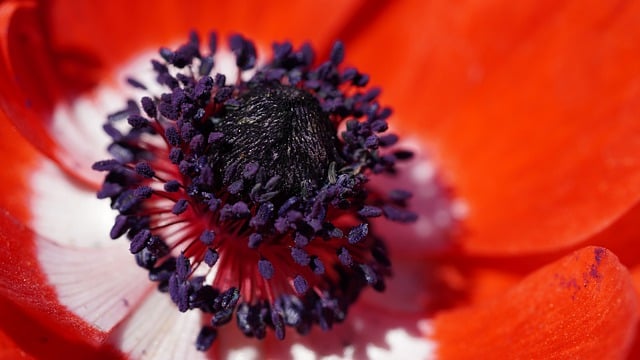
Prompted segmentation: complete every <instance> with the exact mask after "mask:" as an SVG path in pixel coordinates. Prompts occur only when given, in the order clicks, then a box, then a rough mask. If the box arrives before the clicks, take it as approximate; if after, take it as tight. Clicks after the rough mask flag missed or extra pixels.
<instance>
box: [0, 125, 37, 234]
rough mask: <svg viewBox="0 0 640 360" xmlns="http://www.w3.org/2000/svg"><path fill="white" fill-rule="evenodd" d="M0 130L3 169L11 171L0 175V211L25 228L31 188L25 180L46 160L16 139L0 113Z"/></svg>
mask: <svg viewBox="0 0 640 360" xmlns="http://www.w3.org/2000/svg"><path fill="white" fill-rule="evenodd" d="M0 130H1V131H0V157H1V158H2V162H3V166H4V167H5V168H6V169H11V171H0V184H2V187H0V207H1V208H3V209H6V210H8V211H9V212H10V213H11V215H12V216H13V217H15V218H17V219H18V220H20V221H21V222H22V223H25V224H26V223H28V221H29V219H30V218H31V209H30V207H29V198H30V196H31V188H30V184H29V181H28V179H29V176H30V174H31V172H32V171H33V170H34V169H35V168H36V167H37V166H38V165H39V164H41V163H42V162H43V161H46V159H45V158H44V156H43V155H42V154H40V153H38V152H37V151H36V149H35V148H33V146H31V144H29V143H28V142H27V141H26V140H25V139H24V138H23V137H22V136H20V134H19V133H18V132H17V131H16V130H15V128H14V127H13V125H12V124H11V123H10V122H9V120H8V119H7V117H6V116H5V114H3V113H2V112H0Z"/></svg>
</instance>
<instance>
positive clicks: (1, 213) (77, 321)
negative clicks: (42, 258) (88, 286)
mask: <svg viewBox="0 0 640 360" xmlns="http://www.w3.org/2000/svg"><path fill="white" fill-rule="evenodd" d="M0 229H2V231H1V232H0V245H1V247H2V249H3V251H4V254H5V255H4V259H3V261H1V262H0V295H2V296H4V297H6V298H8V299H11V300H12V301H14V302H15V303H16V304H17V305H19V306H20V307H22V308H24V309H25V311H27V312H29V313H30V314H33V315H35V316H38V317H39V318H40V319H42V321H44V322H45V324H46V325H47V326H48V327H50V328H51V329H54V330H57V331H60V333H61V334H65V336H68V337H72V338H73V337H75V338H85V339H87V341H90V342H94V343H99V342H101V341H103V340H104V339H105V338H106V334H105V333H104V332H102V331H100V330H99V329H98V328H96V327H94V326H92V325H90V324H87V323H86V322H85V321H83V320H82V319H81V318H79V317H78V316H76V315H74V314H73V313H72V312H71V311H69V310H68V309H67V308H66V307H65V306H63V305H61V304H60V303H59V302H58V297H57V295H56V291H55V289H54V288H52V287H51V285H49V283H48V281H47V276H46V275H45V274H44V272H43V270H42V269H41V268H40V266H39V265H38V263H37V262H36V259H37V251H38V250H37V246H36V238H37V236H36V235H35V234H34V233H33V232H31V231H30V230H29V229H27V228H26V227H25V226H24V225H22V224H21V223H20V222H18V221H16V220H15V219H14V218H12V217H11V216H10V215H9V214H8V213H6V211H5V210H4V209H0Z"/></svg>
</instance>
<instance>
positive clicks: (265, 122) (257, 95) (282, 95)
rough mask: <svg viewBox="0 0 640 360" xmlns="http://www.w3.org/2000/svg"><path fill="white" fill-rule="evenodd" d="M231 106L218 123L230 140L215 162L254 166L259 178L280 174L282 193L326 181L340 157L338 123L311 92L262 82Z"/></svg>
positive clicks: (239, 172)
mask: <svg viewBox="0 0 640 360" xmlns="http://www.w3.org/2000/svg"><path fill="white" fill-rule="evenodd" d="M238 102H239V104H238V106H234V107H231V108H229V109H228V110H227V112H226V114H225V115H224V116H223V118H222V119H221V121H220V122H219V123H218V124H217V125H216V128H217V129H218V130H219V131H220V132H222V133H224V134H227V135H228V138H229V139H228V141H227V145H228V146H226V147H225V148H224V149H222V150H221V151H216V152H215V153H214V154H212V156H211V158H212V160H211V161H212V162H213V168H216V169H220V170H221V169H234V170H235V172H234V173H230V174H227V175H228V176H229V177H230V178H231V179H233V180H235V181H238V180H240V179H242V178H246V177H247V175H246V174H244V175H243V172H244V171H243V169H250V172H252V171H255V172H256V174H255V175H253V174H252V175H251V176H254V177H255V181H256V183H257V184H266V182H267V181H268V180H269V179H271V178H278V179H279V181H278V187H277V191H279V193H280V197H281V198H283V197H284V198H288V197H290V196H293V195H296V194H298V195H300V194H305V195H309V194H311V193H312V192H313V191H314V190H317V189H318V188H320V187H322V186H323V185H324V184H325V183H326V181H327V176H328V175H327V170H328V168H329V165H330V164H331V163H334V166H335V164H336V163H340V164H342V163H344V161H342V160H341V159H340V154H339V152H338V151H339V150H338V146H339V143H338V139H337V137H336V129H335V128H334V126H333V125H332V124H331V122H330V121H329V118H328V116H327V114H325V113H324V112H323V111H322V108H321V107H320V103H319V102H318V100H317V99H316V98H315V97H313V96H312V95H311V94H309V93H307V92H305V91H304V90H300V89H297V88H295V87H291V86H282V85H278V84H274V85H271V84H269V85H258V86H256V87H255V88H252V89H251V90H249V92H248V93H247V94H245V95H243V96H242V97H240V98H239V99H238Z"/></svg>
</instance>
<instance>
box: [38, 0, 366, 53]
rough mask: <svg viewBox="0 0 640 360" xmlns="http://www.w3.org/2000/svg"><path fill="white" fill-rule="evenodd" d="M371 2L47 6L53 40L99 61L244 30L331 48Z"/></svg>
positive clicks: (266, 41) (261, 38)
mask: <svg viewBox="0 0 640 360" xmlns="http://www.w3.org/2000/svg"><path fill="white" fill-rule="evenodd" d="M364 5H366V2H364V1H362V0H348V1H340V2H336V3H335V4H332V5H331V6H327V4H325V3H322V2H314V1H305V2H291V1H287V0H276V1H269V2H265V1H260V0H255V1H243V2H233V1H224V2H220V1H217V2H211V1H190V2H188V3H185V2H184V1H163V2H154V3H153V4H150V3H145V2H135V3H132V2H130V1H126V0H115V1H100V2H83V3H81V4H79V3H77V2H76V1H73V0H66V1H51V2H49V4H48V7H47V9H46V10H45V14H46V15H45V16H46V17H47V26H48V29H49V31H50V33H49V36H50V39H51V42H52V43H53V44H54V46H55V47H57V48H62V49H65V48H66V49H83V50H84V51H88V52H89V53H91V54H94V55H95V56H96V58H97V59H99V61H100V63H106V64H110V65H114V64H116V65H117V64H118V63H119V62H121V61H122V60H123V59H126V58H127V57H129V56H131V55H132V54H135V53H138V52H140V51H141V50H142V49H145V48H148V47H151V48H153V49H155V48H157V47H158V46H160V45H164V44H167V43H170V42H174V41H184V40H185V39H186V35H187V33H188V32H189V31H190V30H192V29H195V30H198V31H199V32H201V34H202V35H205V34H208V32H209V31H212V30H215V31H218V32H219V33H221V34H228V33H230V32H242V33H243V34H244V35H246V36H248V37H249V38H251V39H254V40H256V41H257V42H259V43H262V45H263V46H270V45H271V42H272V41H282V40H285V39H289V40H292V41H294V42H301V41H307V40H313V42H314V43H315V44H316V45H318V46H321V47H328V46H329V43H330V42H332V41H334V40H335V39H334V38H333V37H334V36H335V34H336V33H337V31H338V30H339V29H340V28H341V27H343V26H344V25H345V24H347V23H349V22H351V21H352V19H353V18H354V17H356V16H357V15H358V13H359V12H360V11H361V7H363V6H364Z"/></svg>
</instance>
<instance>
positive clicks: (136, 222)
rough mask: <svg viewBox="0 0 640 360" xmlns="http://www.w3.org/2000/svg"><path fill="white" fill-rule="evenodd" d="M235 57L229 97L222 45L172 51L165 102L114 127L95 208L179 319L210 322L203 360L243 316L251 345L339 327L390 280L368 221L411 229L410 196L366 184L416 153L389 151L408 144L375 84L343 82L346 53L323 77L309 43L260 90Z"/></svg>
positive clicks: (239, 43) (277, 55)
mask: <svg viewBox="0 0 640 360" xmlns="http://www.w3.org/2000/svg"><path fill="white" fill-rule="evenodd" d="M229 46H230V48H231V51H232V52H233V53H234V55H235V57H236V65H237V67H238V70H239V75H238V78H237V79H235V80H234V81H233V82H231V83H229V82H228V81H227V79H226V77H225V76H224V75H223V74H215V75H213V76H210V73H211V71H212V69H213V67H214V61H215V58H214V55H215V53H216V47H217V38H216V36H215V35H212V36H211V37H210V39H209V52H208V53H207V54H202V53H201V47H200V42H199V39H198V37H197V35H195V34H192V35H191V38H190V40H189V42H187V43H186V44H184V45H182V46H180V47H179V48H178V49H176V50H175V51H172V50H169V49H166V48H163V49H161V50H160V56H161V57H162V59H163V61H157V60H153V61H152V65H153V68H154V70H155V73H156V81H157V82H158V83H159V84H161V85H163V86H164V87H165V89H166V92H165V93H162V94H149V95H148V96H144V97H143V98H142V99H141V100H140V102H139V103H138V102H134V101H130V102H129V103H128V106H127V108H126V109H124V110H122V111H120V112H118V113H116V114H112V115H110V116H109V117H108V122H107V123H106V124H105V126H104V128H105V130H106V132H107V133H108V134H109V135H110V136H111V137H112V139H113V142H112V144H111V145H110V147H109V151H110V153H111V155H112V156H113V158H112V159H110V160H104V161H100V162H97V163H96V164H94V169H96V170H99V171H106V172H107V175H106V177H105V181H104V184H103V186H102V188H101V190H100V191H99V192H98V197H100V198H109V199H111V206H112V208H114V209H116V210H117V211H118V212H119V215H118V216H117V217H116V220H115V224H114V226H113V228H112V229H111V234H110V235H111V237H112V238H114V239H115V238H119V237H121V236H123V235H126V237H127V238H128V239H129V240H130V251H131V253H132V254H134V255H135V259H136V261H137V263H138V264H139V265H140V266H141V267H143V268H145V269H147V270H148V271H149V279H150V280H152V281H155V282H157V283H158V289H159V290H160V291H162V292H166V293H168V294H169V296H170V297H171V299H172V300H173V302H174V303H175V304H176V305H177V307H178V309H179V310H180V311H182V312H184V311H190V310H199V311H201V312H202V313H203V314H204V315H206V316H208V318H209V325H207V326H205V327H203V329H202V330H201V332H200V335H199V336H198V339H197V340H196V346H197V347H198V349H200V350H206V349H207V348H209V346H210V345H211V344H212V342H213V341H214V340H215V338H216V336H217V332H218V329H219V328H221V327H222V326H223V325H225V324H226V323H228V322H230V321H231V320H232V318H233V317H234V316H235V320H236V324H237V326H238V327H239V328H240V330H241V331H242V332H243V333H244V334H245V335H247V336H251V337H256V338H263V337H264V336H265V335H266V332H267V331H268V329H272V330H273V331H274V332H275V335H276V337H278V338H279V339H282V338H284V336H285V328H286V327H290V328H294V329H295V330H296V331H297V332H299V333H301V334H305V333H307V332H308V331H309V330H310V328H311V326H312V325H314V324H316V325H319V326H320V327H321V328H322V329H325V330H326V329H329V328H331V326H332V324H333V323H335V322H340V321H342V320H344V319H345V316H346V313H347V310H348V307H349V306H350V305H351V304H352V303H353V302H354V301H355V300H356V299H357V297H358V295H359V294H360V292H361V291H362V290H363V289H364V288H366V287H367V286H371V287H373V288H374V289H376V290H378V291H381V290H383V289H384V287H385V286H384V280H385V277H387V276H388V275H389V274H390V262H389V259H388V256H387V251H386V249H385V246H384V244H383V243H382V241H381V240H380V239H379V238H378V237H376V236H375V232H374V231H373V230H374V229H372V227H371V226H370V224H369V221H368V218H371V217H376V216H386V217H387V218H389V219H392V220H396V221H400V222H406V221H413V220H415V214H413V213H411V212H409V211H407V210H405V209H404V206H405V202H406V198H407V197H408V193H406V192H403V194H407V196H403V197H402V198H398V196H394V195H393V194H396V193H398V191H397V190H394V191H391V192H390V193H389V194H381V193H377V192H373V191H371V190H370V189H367V186H366V185H367V181H368V177H369V176H371V175H374V174H377V173H383V172H387V173H393V172H394V169H395V162H396V161H398V160H403V159H406V158H408V157H409V156H410V153H408V152H405V151H391V150H385V148H388V147H390V146H391V145H393V144H394V143H395V142H396V141H397V137H396V136H395V135H393V134H383V133H384V132H385V131H386V130H387V118H388V117H389V115H390V114H391V111H390V110H389V109H388V108H385V107H381V106H380V105H379V104H378V102H377V100H376V99H377V96H378V94H379V90H377V89H371V90H368V91H363V90H362V89H363V88H364V87H365V86H366V85H367V82H368V77H367V76H366V75H365V74H362V73H360V72H358V71H357V70H356V69H354V68H344V69H341V68H340V66H339V65H340V64H341V62H342V59H343V57H344V49H343V46H342V44H341V43H336V45H335V46H334V48H333V50H332V52H331V55H330V58H329V60H328V61H326V62H323V63H321V64H319V65H317V66H314V65H313V57H314V55H313V52H312V50H311V48H310V47H309V46H308V45H304V46H302V47H301V48H300V49H299V50H294V49H293V47H292V46H291V45H290V44H289V43H282V44H275V45H274V47H273V51H274V56H273V59H271V60H270V61H269V62H267V63H266V65H264V66H262V67H260V68H258V69H256V71H255V74H254V75H253V76H252V77H251V78H250V79H249V80H243V77H242V75H243V72H245V71H247V70H250V69H253V67H254V66H255V64H256V53H255V46H254V45H253V43H251V42H250V41H248V40H246V39H244V38H243V37H241V36H239V35H235V36H232V37H231V38H230V39H229ZM129 83H130V84H131V85H133V86H135V87H137V88H140V89H146V86H145V84H144V83H142V82H141V81H138V80H136V79H130V80H129ZM138 104H139V105H138ZM122 119H127V121H128V123H129V128H128V130H127V131H125V132H122V131H121V130H118V129H122V128H123V127H122V125H120V124H118V122H119V121H121V120H122ZM341 124H344V129H345V130H344V131H343V132H342V133H341V134H340V135H339V136H338V134H337V132H338V131H337V129H338V127H339V126H340V125H341Z"/></svg>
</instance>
